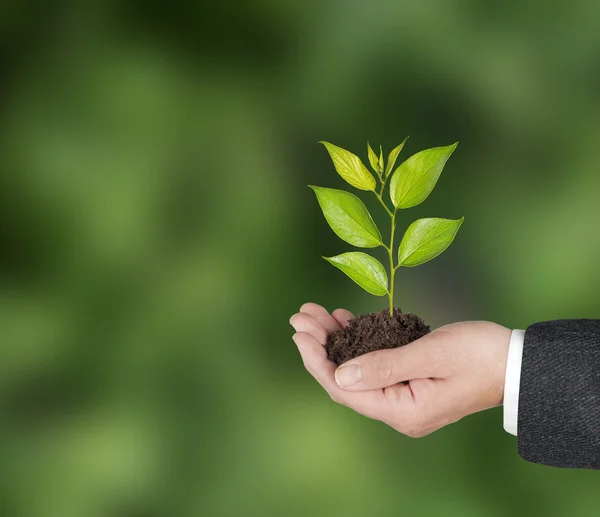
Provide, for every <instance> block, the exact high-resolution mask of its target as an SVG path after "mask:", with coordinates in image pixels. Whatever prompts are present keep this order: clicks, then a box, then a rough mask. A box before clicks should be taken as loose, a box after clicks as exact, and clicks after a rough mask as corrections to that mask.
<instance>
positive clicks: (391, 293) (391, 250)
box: [386, 207, 396, 318]
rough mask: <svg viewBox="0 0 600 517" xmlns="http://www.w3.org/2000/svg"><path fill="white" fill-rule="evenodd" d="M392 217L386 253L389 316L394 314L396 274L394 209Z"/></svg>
mask: <svg viewBox="0 0 600 517" xmlns="http://www.w3.org/2000/svg"><path fill="white" fill-rule="evenodd" d="M386 208H387V207H386ZM390 215H391V217H392V232H391V233H392V237H391V239H390V247H389V248H388V255H389V257H390V288H389V289H388V292H389V296H390V318H391V317H393V316H394V278H395V276H396V268H395V267H394V236H395V234H396V211H395V210H394V213H393V214H391V213H390Z"/></svg>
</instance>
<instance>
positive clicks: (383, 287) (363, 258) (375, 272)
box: [323, 251, 388, 296]
mask: <svg viewBox="0 0 600 517" xmlns="http://www.w3.org/2000/svg"><path fill="white" fill-rule="evenodd" d="M323 258H324V259H325V260H326V261H327V262H329V263H330V264H333V265H334V266H335V267H337V268H338V269H340V270H341V271H343V272H344V273H346V274H347V275H348V276H349V277H350V278H351V279H352V280H354V281H355V282H356V283H357V284H358V285H360V286H361V287H362V288H363V289H364V290H365V291H367V292H368V293H371V294H374V295H375V296H384V295H386V294H387V292H388V290H387V285H388V278H387V273H386V272H385V268H384V267H383V266H382V265H381V262H379V261H378V260H377V259H374V258H373V257H371V256H369V255H367V254H366V253H361V252H359V251H353V252H350V253H343V254H342V255H338V256H337V257H323Z"/></svg>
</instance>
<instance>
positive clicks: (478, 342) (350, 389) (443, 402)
mask: <svg viewBox="0 0 600 517" xmlns="http://www.w3.org/2000/svg"><path fill="white" fill-rule="evenodd" d="M353 317H354V316H353V315H352V313H350V312H349V311H347V310H345V309H337V310H335V311H333V313H332V314H329V313H328V312H327V310H326V309H324V308H323V307H321V306H320V305H317V304H314V303H307V304H304V305H303V306H302V307H301V308H300V312H299V313H297V314H294V316H292V318H291V320H290V323H291V325H292V326H293V327H294V329H295V330H296V334H294V337H293V340H294V342H295V343H296V346H297V347H298V350H299V351H300V355H301V356H302V360H303V361H304V366H305V367H306V369H307V370H308V371H309V373H310V374H311V375H312V376H313V377H314V378H315V379H316V380H317V381H318V382H319V384H321V386H323V388H325V390H326V391H327V393H329V396H330V397H331V398H332V400H334V401H335V402H337V403H339V404H342V405H344V406H347V407H349V408H351V409H353V410H354V411H357V412H358V413H360V414H362V415H364V416H367V417H369V418H373V419H375V420H380V421H381V422H384V423H386V424H387V425H389V426H390V427H392V428H394V429H395V430H397V431H398V432H400V433H402V434H405V435H407V436H410V437H413V438H419V437H422V436H425V435H427V434H429V433H432V432H433V431H436V430H437V429H439V428H441V427H444V426H445V425H448V424H451V423H453V422H456V421H458V420H460V419H461V418H462V417H464V416H467V415H470V414H472V413H476V412H477V411H482V410H484V409H488V408H492V407H496V406H499V405H502V399H503V395H504V376H505V373H506V361H507V356H508V343H509V341H510V334H511V332H510V330H509V329H507V328H505V327H502V326H500V325H496V324H495V323H490V322H487V321H469V322H461V323H453V324H451V325H445V326H443V327H440V328H439V329H436V330H434V331H433V332H431V333H430V334H428V335H427V336H425V337H423V338H421V339H419V340H417V341H414V342H413V343H410V344H408V345H406V346H404V347H402V348H397V349H393V350H380V351H377V352H371V353H369V354H365V355H363V356H361V357H357V358H355V359H352V360H351V361H348V362H347V363H344V364H343V365H341V366H340V367H339V368H338V369H337V370H336V366H335V364H334V363H332V362H331V361H329V360H328V359H327V354H326V353H325V348H324V346H323V345H324V344H325V343H326V341H327V336H328V334H329V333H330V332H333V331H335V330H338V329H340V328H342V327H345V326H346V325H347V324H348V322H349V321H350V320H351V319H352V318H353Z"/></svg>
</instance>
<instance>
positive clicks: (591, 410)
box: [518, 320, 600, 469]
mask: <svg viewBox="0 0 600 517" xmlns="http://www.w3.org/2000/svg"><path fill="white" fill-rule="evenodd" d="M518 442H519V454H520V455H521V456H522V457H523V458H524V459H526V460H528V461H532V462H534V463H541V464H544V465H550V466H554V467H568V468H587V469H600V320H560V321H549V322H545V323H536V324H535V325H532V326H531V327H529V328H528V329H527V331H526V332H525V341H524V346H523V358H522V366H521V385H520V393H519V414H518Z"/></svg>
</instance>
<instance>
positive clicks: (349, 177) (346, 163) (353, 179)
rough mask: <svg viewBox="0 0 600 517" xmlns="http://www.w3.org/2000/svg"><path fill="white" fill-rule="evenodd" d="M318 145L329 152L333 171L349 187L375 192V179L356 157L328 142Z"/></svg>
mask: <svg viewBox="0 0 600 517" xmlns="http://www.w3.org/2000/svg"><path fill="white" fill-rule="evenodd" d="M320 143H321V144H323V145H324V146H325V147H326V148H327V151H329V155H330V156H331V160H332V161H333V165H334V166H335V170H336V171H337V172H338V174H339V175H340V176H341V177H342V178H344V179H345V180H346V181H347V182H348V183H350V185H352V186H353V187H356V188H357V189H360V190H375V186H376V183H375V178H374V177H373V175H372V174H371V173H370V172H369V171H368V170H367V168H366V167H365V166H364V165H363V163H362V162H361V161H360V158H359V157H358V156H356V155H355V154H352V153H351V152H350V151H346V150H345V149H342V148H341V147H338V146H336V145H333V144H330V143H329V142H320Z"/></svg>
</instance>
